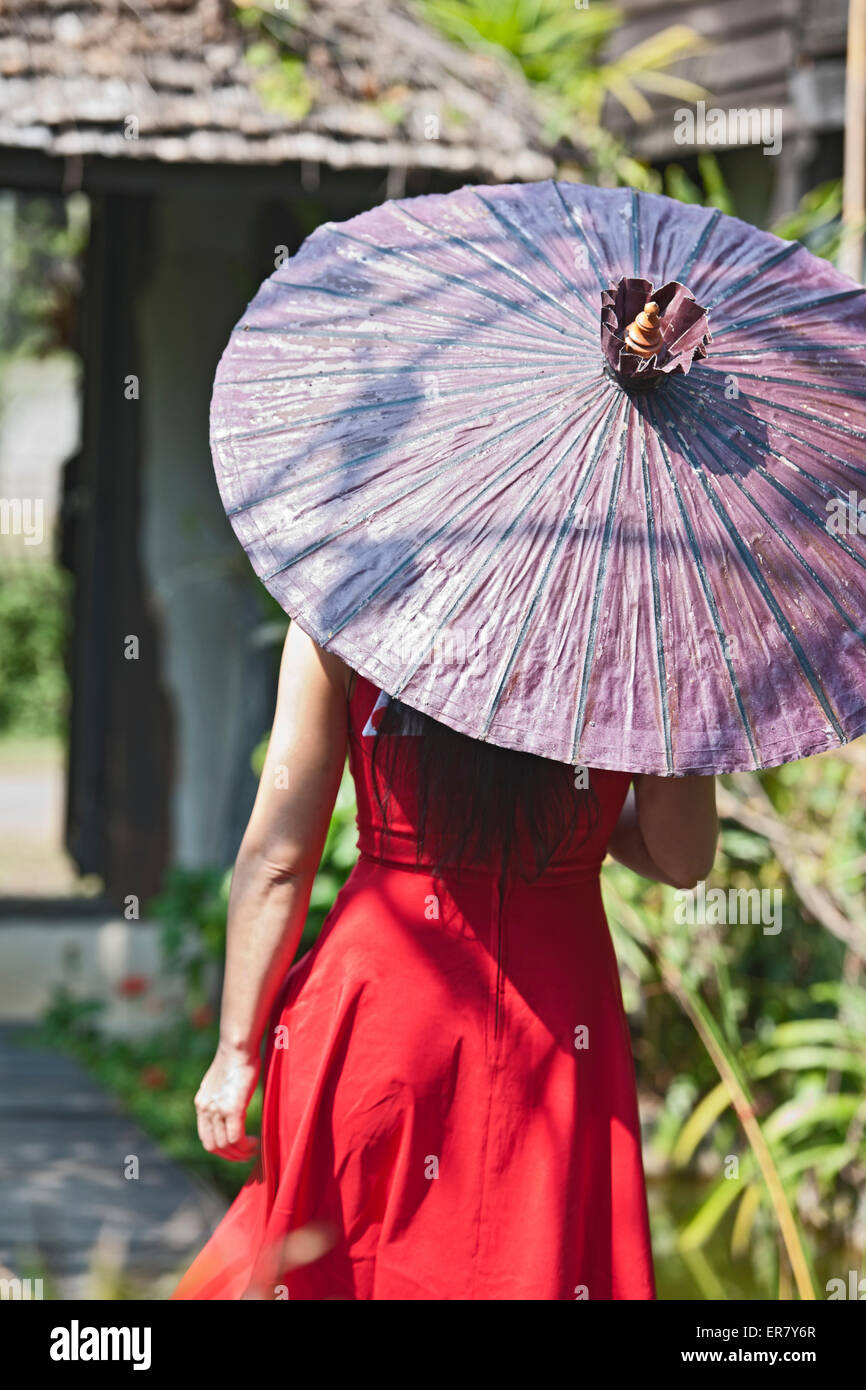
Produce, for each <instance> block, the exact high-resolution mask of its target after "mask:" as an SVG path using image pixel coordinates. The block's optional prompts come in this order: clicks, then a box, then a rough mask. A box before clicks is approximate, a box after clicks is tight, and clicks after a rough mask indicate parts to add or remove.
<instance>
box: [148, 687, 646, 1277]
mask: <svg viewBox="0 0 866 1390" xmlns="http://www.w3.org/2000/svg"><path fill="white" fill-rule="evenodd" d="M383 700H384V697H379V692H378V691H377V690H376V688H375V687H374V686H373V685H371V684H370V683H369V682H368V681H366V680H363V679H360V678H359V679H357V680H356V683H355V689H354V691H353V694H352V697H351V700H350V703H349V724H350V755H349V756H350V768H351V772H352V775H353V777H354V781H355V786H356V790H357V798H358V830H359V836H358V846H359V849H360V858H359V860H358V863H357V865H356V866H355V868H354V869H353V871H352V873H351V875H350V877H349V879H348V880H347V882H346V884H345V885H344V887H343V888H342V889H341V891H340V893H339V895H338V897H337V900H336V902H335V904H334V906H333V908H332V909H331V911H330V913H329V914H328V916H327V918H326V919H325V923H324V926H323V928H322V932H321V934H320V936H319V938H318V940H317V941H316V943H315V945H314V946H313V948H312V950H310V951H308V952H307V954H306V955H305V956H304V957H303V958H302V959H301V960H300V961H298V962H297V964H296V965H294V966H293V968H292V969H291V970H290V971H289V973H288V975H287V977H286V980H285V983H284V985H283V988H282V990H281V992H280V995H279V997H278V999H277V1002H276V1006H275V1009H274V1013H273V1016H272V1018H271V1021H270V1031H269V1039H270V1042H271V1045H269V1046H267V1047H266V1053H265V1064H264V1111H263V1120H262V1137H261V1156H260V1160H259V1164H258V1166H257V1169H256V1171H255V1172H254V1174H253V1175H252V1176H251V1177H250V1179H249V1181H248V1182H247V1184H246V1186H245V1187H244V1188H243V1189H242V1191H241V1192H240V1193H239V1194H238V1196H237V1197H236V1199H235V1201H234V1203H233V1205H232V1206H231V1208H230V1209H229V1211H228V1212H227V1214H226V1215H225V1217H224V1218H223V1220H222V1221H221V1223H220V1225H219V1226H218V1227H217V1229H216V1231H215V1233H214V1235H213V1236H212V1237H211V1239H210V1241H209V1242H208V1244H207V1245H206V1246H205V1248H204V1249H203V1250H202V1252H201V1254H200V1255H199V1256H198V1257H197V1258H196V1260H195V1261H194V1262H193V1264H192V1266H191V1267H190V1269H189V1270H188V1271H187V1273H186V1275H185V1276H184V1277H183V1279H182V1280H181V1282H180V1284H179V1286H178V1288H177V1289H176V1290H175V1292H174V1294H173V1297H174V1298H175V1299H239V1298H241V1297H243V1296H244V1295H245V1294H246V1297H253V1296H258V1297H264V1298H285V1297H288V1298H292V1299H296V1298H298V1299H327V1298H337V1299H429V1300H443V1299H444V1300H450V1299H481V1300H484V1299H516V1300H527V1299H529V1300H532V1299H575V1298H589V1299H651V1298H654V1297H655V1289H654V1283H653V1270H652V1257H651V1250H650V1236H649V1223H648V1219H647V1208H646V1191H645V1185H644V1175H643V1168H642V1161H641V1148H640V1130H639V1124H638V1112H637V1097H636V1091H635V1080H634V1066H633V1061H632V1054H631V1044H630V1039H629V1034H628V1027H627V1023H626V1018H625V1014H624V1011H623V1005H622V995H621V991H620V983H619V976H618V972H617V964H616V958H615V955H614V951H613V947H612V945H611V940H610V936H609V933H608V928H607V923H606V921H605V916H604V910H603V908H602V900H601V892H600V886H599V871H600V867H601V862H602V859H603V857H604V854H605V849H606V845H607V842H608V840H609V838H610V835H611V832H612V831H613V828H614V826H615V824H616V821H617V818H618V816H619V813H620V810H621V808H622V804H623V801H624V799H625V796H626V792H627V790H628V786H629V781H630V776H629V774H628V773H620V772H602V771H593V772H592V773H591V785H592V787H593V789H594V791H595V794H596V797H597V799H598V805H599V819H598V825H597V828H596V829H595V831H594V833H593V834H592V836H591V838H590V839H589V840H588V841H586V842H585V843H584V844H583V845H582V846H579V847H578V846H565V847H563V849H561V850H560V851H559V852H558V853H557V855H556V856H555V858H554V860H553V861H552V862H551V864H550V865H549V867H548V868H547V870H546V871H545V872H544V874H543V875H542V877H541V878H540V879H539V880H537V881H536V882H535V883H529V882H526V881H525V880H522V879H520V878H518V877H516V876H514V877H511V878H509V880H508V881H507V883H506V887H505V891H504V894H503V899H502V904H501V914H500V904H499V899H498V887H497V883H498V877H499V875H498V871H497V870H495V869H493V868H491V869H489V870H488V869H483V868H477V869H465V868H463V869H459V870H449V871H447V872H446V873H445V875H444V876H443V877H439V876H434V875H433V874H432V872H431V868H430V866H429V865H428V866H423V865H422V866H418V865H416V863H415V838H414V829H413V824H414V821H413V806H414V789H413V787H412V785H411V776H410V774H409V772H407V771H404V774H403V780H402V783H401V782H400V781H398V783H397V786H396V788H395V791H394V793H393V794H392V798H391V804H390V807H389V811H388V835H387V839H385V838H384V837H383V830H382V821H381V816H380V814H379V810H378V806H377V802H376V799H375V796H374V795H373V790H372V781H371V768H370V757H371V750H372V746H373V742H374V739H375V737H376V732H375V719H376V710H377V708H379V707H381V705H382V703H383ZM576 838H579V837H576ZM498 947H499V948H500V949H501V958H500V959H499V961H497V948H498ZM277 1040H279V1041H277ZM308 1222H311V1223H325V1224H326V1225H327V1227H328V1228H329V1230H330V1232H331V1242H332V1243H331V1247H330V1249H329V1250H328V1251H327V1253H326V1254H324V1255H323V1256H321V1257H320V1258H318V1259H317V1260H316V1261H315V1262H314V1263H312V1264H307V1265H304V1266H302V1267H300V1268H293V1269H290V1270H286V1269H285V1268H284V1267H283V1266H282V1265H281V1263H280V1260H281V1255H280V1252H281V1250H282V1249H283V1242H284V1240H285V1237H286V1235H287V1233H289V1232H292V1231H296V1230H298V1229H299V1228H301V1227H303V1226H305V1225H306V1224H307V1223H308Z"/></svg>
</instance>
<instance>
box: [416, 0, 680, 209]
mask: <svg viewBox="0 0 866 1390" xmlns="http://www.w3.org/2000/svg"><path fill="white" fill-rule="evenodd" d="M422 10H423V13H424V14H425V15H426V16H427V18H428V19H429V20H431V22H433V23H434V24H436V25H437V27H439V28H440V29H441V30H442V31H443V32H444V33H446V34H447V35H448V36H449V38H451V39H453V40H454V41H456V42H458V43H461V44H463V45H464V46H466V47H468V48H473V49H476V50H479V49H480V50H482V51H485V52H488V53H490V54H492V55H493V56H495V57H496V58H497V59H498V60H499V61H500V62H504V63H506V64H509V65H511V66H514V67H517V68H519V69H520V71H521V72H522V73H523V75H524V77H525V78H526V79H527V80H528V82H529V83H530V86H531V88H532V90H533V92H534V94H535V98H536V101H537V105H538V109H539V112H540V114H541V116H542V119H543V123H544V133H545V136H546V138H547V139H549V140H553V141H556V140H559V139H561V138H565V139H567V140H568V141H569V142H570V143H573V144H574V145H575V146H578V147H580V146H582V147H583V148H584V149H585V150H587V151H588V152H589V154H590V156H591V159H592V161H593V162H594V164H595V165H596V168H597V171H598V172H599V173H601V174H602V175H603V176H607V177H615V178H617V179H619V180H620V181H622V182H624V183H630V184H632V185H633V186H635V187H640V188H648V189H657V188H659V186H660V180H659V175H658V174H656V173H655V172H654V171H653V170H651V169H648V168H647V167H646V166H645V165H643V164H642V163H640V162H639V161H638V160H635V159H633V158H632V157H631V156H630V155H629V153H628V151H627V149H626V147H625V145H624V143H623V142H622V141H619V140H617V139H616V138H615V137H614V136H613V135H612V134H611V132H610V130H609V129H606V128H605V124H604V121H603V119H602V117H603V110H604V106H605V102H606V101H607V99H608V98H609V97H610V98H612V99H613V100H615V101H617V102H618V103H619V104H620V105H621V106H622V107H624V109H625V110H626V111H627V112H628V113H629V115H630V116H631V117H632V118H633V120H635V121H638V122H642V121H646V120H648V119H649V117H650V116H651V114H652V108H651V106H650V104H649V101H648V100H647V94H648V93H649V94H663V95H666V96H670V97H675V98H678V99H680V100H682V101H697V100H698V99H699V98H700V97H702V96H706V95H707V93H706V91H705V90H704V88H703V87H700V86H698V84H697V83H695V82H690V81H688V80H687V79H685V78H683V77H679V76H676V75H675V74H673V73H671V72H669V71H668V69H669V68H670V66H671V65H672V64H674V63H676V62H678V61H680V60H682V59H683V58H687V57H689V56H691V55H692V54H695V53H697V52H699V51H701V49H703V48H704V47H705V46H706V45H705V41H704V40H702V39H701V38H700V37H699V36H698V35H697V34H696V33H695V32H694V31H693V30H691V29H689V28H687V27H686V26H685V25H682V24H674V25H670V26H669V27H667V28H665V29H662V30H660V31H659V32H658V33H656V34H654V35H652V37H651V38H648V39H646V40H643V41H642V42H641V43H638V44H635V45H634V46H633V47H632V48H630V49H628V50H627V51H626V52H625V53H623V54H621V55H620V56H619V57H617V58H611V59H606V58H605V56H604V54H605V49H606V46H607V44H608V41H609V40H610V38H611V36H612V34H613V32H614V30H615V29H616V27H617V25H618V24H619V22H620V19H621V15H620V13H619V11H618V10H617V9H616V8H615V6H612V5H607V4H599V3H595V2H594V3H593V4H592V5H582V6H577V5H566V4H562V3H561V0H422ZM589 172H592V171H589Z"/></svg>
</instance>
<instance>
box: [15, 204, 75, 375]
mask: <svg viewBox="0 0 866 1390" xmlns="http://www.w3.org/2000/svg"><path fill="white" fill-rule="evenodd" d="M88 231H89V217H88V202H87V199H86V198H85V197H84V196H83V195H82V194H77V195H72V196H70V197H69V198H66V199H59V198H53V199H49V198H43V197H31V196H16V197H15V198H10V199H9V200H8V201H7V202H6V204H5V205H4V206H3V207H2V208H0V354H5V353H12V352H14V353H18V354H21V355H22V356H31V357H32V356H40V355H42V354H44V353H46V352H49V351H51V350H52V349H55V348H58V347H65V346H67V345H68V343H69V337H70V330H69V325H70V320H71V316H72V308H71V306H72V304H73V302H74V300H75V298H76V297H77V295H78V293H79V290H80V284H81V276H80V259H81V256H82V254H83V252H84V248H85V246H86V244H87V237H88Z"/></svg>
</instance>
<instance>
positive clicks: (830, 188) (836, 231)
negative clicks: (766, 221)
mask: <svg viewBox="0 0 866 1390" xmlns="http://www.w3.org/2000/svg"><path fill="white" fill-rule="evenodd" d="M770 230H771V231H772V232H775V234H776V236H780V237H783V238H784V239H785V240H786V241H802V243H803V245H804V246H807V247H808V249H809V250H810V251H811V252H812V253H813V254H814V255H816V256H823V257H824V259H825V260H828V261H833V260H835V259H836V257H837V256H838V255H839V251H840V249H841V246H842V239H843V229H842V180H841V179H830V180H829V182H827V183H822V184H819V185H818V187H817V188H813V189H812V190H811V192H809V193H807V194H805V196H804V197H802V198H801V199H800V202H799V204H798V207H797V211H796V212H792V213H789V214H788V215H787V216H786V217H782V218H780V219H779V220H778V221H777V222H775V223H774V224H773V226H772V227H771V228H770Z"/></svg>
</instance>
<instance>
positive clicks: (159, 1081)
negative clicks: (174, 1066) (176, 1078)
mask: <svg viewBox="0 0 866 1390" xmlns="http://www.w3.org/2000/svg"><path fill="white" fill-rule="evenodd" d="M167 1082H168V1072H167V1071H166V1069H165V1067H158V1066H149V1067H142V1069H141V1084H142V1086H146V1087H147V1089H148V1090H149V1091H161V1090H162V1088H163V1086H165V1085H166V1084H167Z"/></svg>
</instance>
